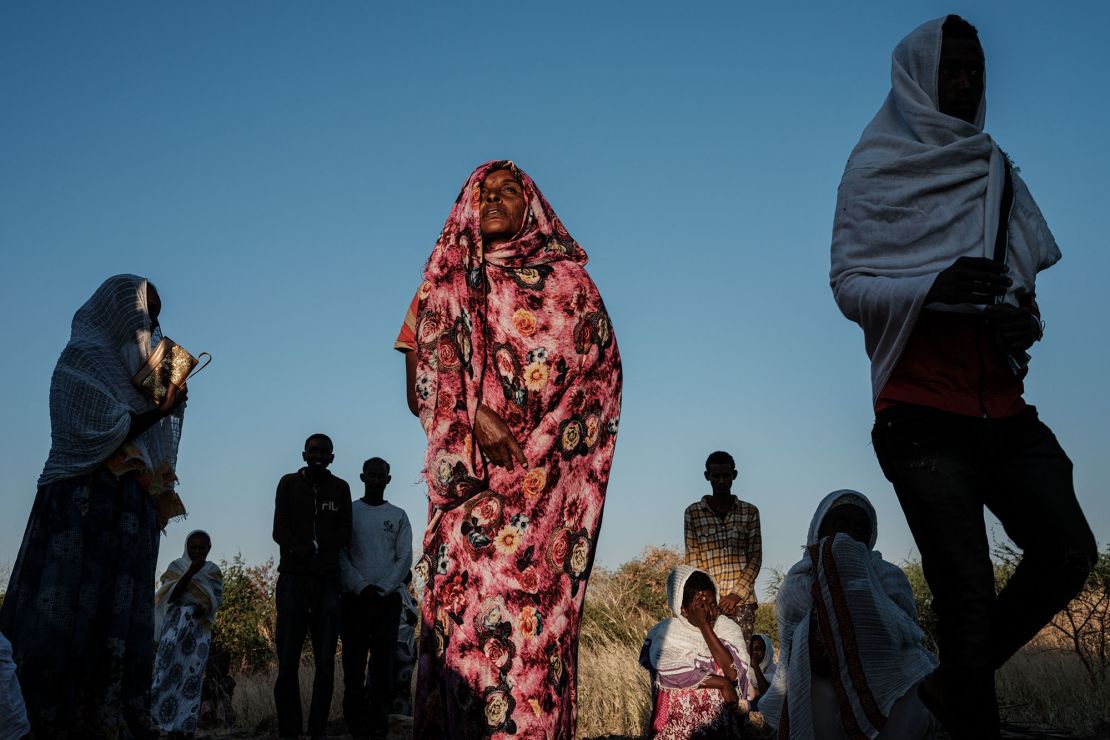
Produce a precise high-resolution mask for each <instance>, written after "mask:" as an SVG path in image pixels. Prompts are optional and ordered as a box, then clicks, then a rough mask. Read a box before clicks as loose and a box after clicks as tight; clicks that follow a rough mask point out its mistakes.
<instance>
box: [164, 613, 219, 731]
mask: <svg viewBox="0 0 1110 740" xmlns="http://www.w3.org/2000/svg"><path fill="white" fill-rule="evenodd" d="M195 610H196V606H195V605H193V604H171V605H170V606H169V608H168V609H167V611H166V617H165V621H164V622H163V623H162V635H161V637H160V639H159V640H158V652H157V655H156V657H155V660H154V687H153V688H152V689H151V695H152V696H153V702H152V708H151V711H150V715H151V717H152V718H153V720H154V726H155V727H156V728H158V729H159V730H161V731H162V732H196V729H197V717H198V716H199V714H200V700H201V688H202V687H203V685H204V667H205V664H206V663H207V662H208V648H209V640H210V639H211V637H212V631H211V628H210V627H209V626H208V622H207V621H206V620H204V619H201V618H198V617H197V616H196V614H195Z"/></svg>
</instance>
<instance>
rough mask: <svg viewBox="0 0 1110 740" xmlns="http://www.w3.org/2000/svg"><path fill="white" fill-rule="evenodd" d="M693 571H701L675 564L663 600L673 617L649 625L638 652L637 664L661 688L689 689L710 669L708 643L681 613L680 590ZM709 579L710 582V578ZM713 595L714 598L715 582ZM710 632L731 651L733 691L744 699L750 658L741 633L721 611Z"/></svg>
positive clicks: (699, 681) (668, 578) (711, 580)
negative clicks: (734, 671)
mask: <svg viewBox="0 0 1110 740" xmlns="http://www.w3.org/2000/svg"><path fill="white" fill-rule="evenodd" d="M695 572H701V573H704V571H698V570H697V569H695V568H691V567H690V566H688V565H676V566H675V568H674V570H672V571H671V573H670V575H669V576H667V603H668V604H669V605H670V607H671V611H672V612H673V613H674V616H673V617H671V618H670V619H664V620H663V621H662V622H660V623H659V624H657V625H655V626H654V627H652V628H651V630H650V631H649V632H648V634H647V639H646V640H645V641H644V648H643V650H642V651H641V657H640V660H641V664H643V665H644V667H645V668H647V669H648V670H649V671H651V672H652V673H653V674H654V676H655V680H656V684H657V685H658V686H661V687H663V688H693V687H695V686H697V685H698V684H699V683H701V682H702V680H704V679H705V677H706V676H708V675H710V673H711V672H712V671H713V654H712V653H711V652H710V651H709V644H708V643H706V641H705V638H704V637H702V634H701V630H700V629H698V628H697V627H695V626H694V625H693V624H692V623H691V622H690V620H688V619H687V618H686V617H684V616H682V593H683V590H684V589H685V588H686V581H687V580H689V578H690V576H691V575H693V574H694V573H695ZM706 576H707V577H708V574H706ZM709 581H710V583H713V579H712V578H709ZM713 594H714V599H716V596H717V586H716V584H715V583H714V584H713ZM713 631H714V632H715V633H716V634H717V637H719V638H720V639H721V642H722V643H724V646H725V648H726V649H727V650H728V651H729V652H730V653H731V654H732V657H733V661H734V663H735V668H736V673H737V687H738V689H737V693H738V694H739V696H740V697H741V698H746V697H747V696H748V667H749V664H750V663H751V659H750V658H749V657H748V646H747V643H746V642H745V640H744V633H743V632H742V631H741V630H740V627H739V626H738V625H737V624H736V623H735V622H733V621H732V620H731V619H729V618H728V617H726V616H725V615H724V614H721V615H720V616H718V617H717V621H716V622H715V623H714V624H713Z"/></svg>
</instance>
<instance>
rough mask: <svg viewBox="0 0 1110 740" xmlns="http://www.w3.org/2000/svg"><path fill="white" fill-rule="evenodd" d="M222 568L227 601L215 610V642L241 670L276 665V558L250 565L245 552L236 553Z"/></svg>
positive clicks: (249, 671) (223, 561) (245, 670)
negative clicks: (244, 555)
mask: <svg viewBox="0 0 1110 740" xmlns="http://www.w3.org/2000/svg"><path fill="white" fill-rule="evenodd" d="M220 570H221V571H222V572H223V576H224V600H223V604H222V605H221V606H220V610H219V611H218V612H216V625H215V628H214V629H213V633H212V639H213V642H214V643H215V644H218V645H220V646H222V647H223V649H224V650H226V651H227V652H228V653H230V654H231V665H232V667H233V669H237V670H238V671H239V672H246V673H252V672H255V671H261V670H266V669H269V668H272V667H274V665H275V664H276V662H277V654H276V652H275V650H274V637H275V634H276V625H277V608H276V604H275V601H274V593H275V590H276V588H277V569H276V568H274V561H273V558H271V559H269V560H267V561H266V562H265V563H263V564H262V565H247V564H246V563H245V562H243V556H242V554H237V555H236V556H235V557H234V558H232V560H231V562H230V563H228V562H227V561H225V560H221V561H220Z"/></svg>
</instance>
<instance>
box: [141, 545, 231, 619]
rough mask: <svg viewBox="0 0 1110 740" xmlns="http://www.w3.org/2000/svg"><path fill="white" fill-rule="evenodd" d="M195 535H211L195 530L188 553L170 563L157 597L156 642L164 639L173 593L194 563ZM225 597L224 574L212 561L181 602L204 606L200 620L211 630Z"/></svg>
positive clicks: (198, 575)
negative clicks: (191, 554) (192, 547)
mask: <svg viewBox="0 0 1110 740" xmlns="http://www.w3.org/2000/svg"><path fill="white" fill-rule="evenodd" d="M195 534H203V535H204V536H206V537H207V536H208V533H207V532H205V531H204V530H203V529H195V530H193V531H192V532H190V533H189V534H188V535H187V536H186V537H185V554H184V555H182V556H181V557H179V558H178V559H177V560H174V561H173V562H172V563H170V564H169V567H167V568H166V572H165V573H163V574H162V578H161V579H160V583H159V586H158V590H157V591H156V592H155V594H154V637H155V639H161V637H162V625H163V624H164V623H165V621H166V615H167V614H168V613H169V610H170V594H172V593H173V590H174V588H175V587H176V586H177V582H178V581H180V580H181V577H182V576H184V575H185V571H187V570H189V566H190V565H191V564H192V562H193V561H191V560H190V559H189V538H190V537H192V536H193V535H195ZM209 541H211V538H209ZM223 598H224V576H223V573H221V572H220V566H218V565H216V564H215V563H213V562H212V561H208V562H206V563H205V564H204V565H203V566H202V567H201V569H200V570H199V571H197V572H196V574H194V575H193V577H192V578H191V579H190V580H189V587H188V588H187V589H186V591H185V595H184V597H183V598H182V602H181V603H183V604H198V605H200V606H203V607H204V609H205V614H204V616H203V617H202V618H201V620H200V621H201V622H202V623H203V624H205V625H206V626H208V627H211V626H212V625H213V624H215V622H216V610H217V609H219V608H220V604H221V603H222V602H223Z"/></svg>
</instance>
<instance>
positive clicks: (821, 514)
mask: <svg viewBox="0 0 1110 740" xmlns="http://www.w3.org/2000/svg"><path fill="white" fill-rule="evenodd" d="M848 504H851V505H853V506H858V507H860V508H861V509H863V510H864V511H865V512H866V513H867V517H868V518H869V519H870V520H871V537H870V539H869V540H868V542H867V549H868V550H873V549H874V548H875V542H876V540H878V538H879V521H878V517H876V516H875V507H874V506H872V505H871V502H870V501H869V500H868V499H867V497H866V496H864V495H863V494H862V493H860V492H859V491H853V490H851V489H849V488H842V489H840V490H839V491H833V492H832V493H830V494H829V495H828V496H825V498H823V499H821V503H819V504H818V505H817V511H816V512H814V514H813V520H812V521H811V522H810V523H809V536H808V537H807V538H806V544H807V545H816V544H817V540H818V537H817V533H818V532H819V531H820V530H821V523H822V522H824V521H825V517H826V516H828V515H829V512H830V511H832V510H833V509H835V508H836V507H838V506H845V505H848Z"/></svg>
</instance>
